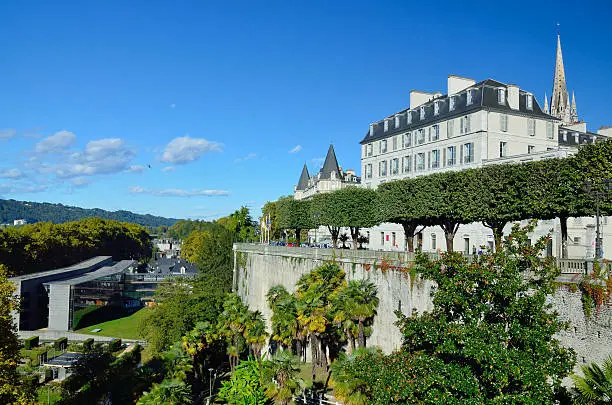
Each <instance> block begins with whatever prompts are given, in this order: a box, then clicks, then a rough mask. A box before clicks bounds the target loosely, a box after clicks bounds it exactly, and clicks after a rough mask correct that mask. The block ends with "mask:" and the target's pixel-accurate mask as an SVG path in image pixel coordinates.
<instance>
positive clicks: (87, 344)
mask: <svg viewBox="0 0 612 405" xmlns="http://www.w3.org/2000/svg"><path fill="white" fill-rule="evenodd" d="M93 344H94V340H93V338H89V339H85V341H84V342H83V351H85V352H89V351H91V349H93Z"/></svg>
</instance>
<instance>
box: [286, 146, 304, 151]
mask: <svg viewBox="0 0 612 405" xmlns="http://www.w3.org/2000/svg"><path fill="white" fill-rule="evenodd" d="M301 150H302V145H295V147H294V148H293V149H291V150H290V151H289V153H298V152H299V151H301Z"/></svg>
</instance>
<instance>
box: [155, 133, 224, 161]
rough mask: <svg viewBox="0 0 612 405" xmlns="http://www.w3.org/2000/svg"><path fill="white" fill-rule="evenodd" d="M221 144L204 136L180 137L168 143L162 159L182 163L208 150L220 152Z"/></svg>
mask: <svg viewBox="0 0 612 405" xmlns="http://www.w3.org/2000/svg"><path fill="white" fill-rule="evenodd" d="M221 146H222V145H221V144H220V143H217V142H210V141H207V140H206V139H202V138H190V137H189V136H183V137H178V138H174V139H173V140H171V141H170V142H169V143H168V145H166V148H165V149H164V152H163V154H162V156H161V159H160V160H161V161H162V162H165V163H172V164H177V165H182V164H185V163H189V162H193V161H194V160H197V159H199V158H200V157H201V156H202V155H203V154H205V153H206V152H210V151H217V152H220V151H221Z"/></svg>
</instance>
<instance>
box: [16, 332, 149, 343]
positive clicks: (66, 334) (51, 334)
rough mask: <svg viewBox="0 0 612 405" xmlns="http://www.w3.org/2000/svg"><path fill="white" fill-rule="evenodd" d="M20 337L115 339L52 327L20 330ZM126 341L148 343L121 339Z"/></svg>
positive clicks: (79, 340)
mask: <svg viewBox="0 0 612 405" xmlns="http://www.w3.org/2000/svg"><path fill="white" fill-rule="evenodd" d="M18 334H19V338H20V339H27V338H29V337H32V336H38V337H39V338H40V341H45V342H52V341H54V340H57V339H59V338H63V337H67V338H68V341H70V342H82V341H85V340H87V339H89V338H93V339H94V341H96V342H109V341H111V339H113V337H112V336H98V335H87V334H85V333H76V332H68V331H63V330H50V329H38V330H20V331H19V332H18ZM121 341H122V342H124V343H139V344H141V345H144V344H146V342H145V341H143V340H135V339H121Z"/></svg>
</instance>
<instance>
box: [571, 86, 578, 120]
mask: <svg viewBox="0 0 612 405" xmlns="http://www.w3.org/2000/svg"><path fill="white" fill-rule="evenodd" d="M570 118H571V120H572V122H578V113H577V112H576V97H574V92H573V91H572V111H571V113H570Z"/></svg>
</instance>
